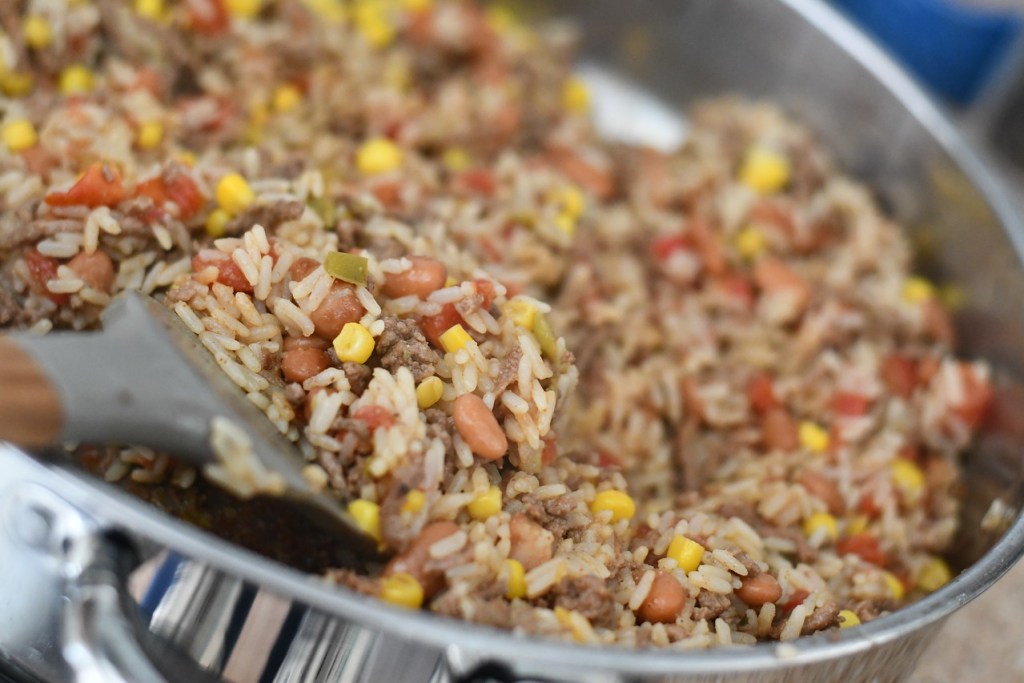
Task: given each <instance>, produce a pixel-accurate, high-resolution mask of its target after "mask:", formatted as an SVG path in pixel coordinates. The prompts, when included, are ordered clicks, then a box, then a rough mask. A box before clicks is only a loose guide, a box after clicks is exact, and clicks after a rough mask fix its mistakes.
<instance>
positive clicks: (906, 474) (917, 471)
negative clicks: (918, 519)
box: [889, 458, 925, 500]
mask: <svg viewBox="0 0 1024 683" xmlns="http://www.w3.org/2000/svg"><path fill="white" fill-rule="evenodd" d="M889 473H890V474H891V475H892V483H893V484H894V485H895V486H896V488H897V489H899V490H900V492H901V493H902V494H903V495H904V496H906V497H907V498H909V499H910V500H916V499H917V497H918V496H920V495H921V493H922V492H923V491H924V484H925V479H924V472H922V471H921V468H920V467H918V466H917V465H915V464H914V463H912V462H910V461H909V460H904V459H903V458H897V459H896V460H893V461H892V464H891V465H889Z"/></svg>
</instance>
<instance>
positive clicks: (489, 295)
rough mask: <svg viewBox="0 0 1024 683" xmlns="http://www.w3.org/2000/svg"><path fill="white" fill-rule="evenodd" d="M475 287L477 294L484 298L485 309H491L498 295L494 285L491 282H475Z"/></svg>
mask: <svg viewBox="0 0 1024 683" xmlns="http://www.w3.org/2000/svg"><path fill="white" fill-rule="evenodd" d="M473 285H474V286H475V287H476V293H477V294H479V295H480V296H482V297H483V299H484V301H483V307H484V308H485V309H487V308H490V307H491V304H493V303H494V297H496V296H497V295H498V294H497V292H495V291H494V283H493V282H491V281H490V280H473Z"/></svg>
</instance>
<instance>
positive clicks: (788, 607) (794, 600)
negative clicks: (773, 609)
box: [782, 588, 810, 612]
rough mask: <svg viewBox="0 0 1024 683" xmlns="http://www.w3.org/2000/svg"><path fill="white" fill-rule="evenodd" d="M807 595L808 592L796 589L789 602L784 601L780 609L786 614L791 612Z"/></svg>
mask: <svg viewBox="0 0 1024 683" xmlns="http://www.w3.org/2000/svg"><path fill="white" fill-rule="evenodd" d="M809 595H810V592H809V591H806V590H804V589H803V588H798V589H797V590H795V591H793V595H792V596H790V598H789V600H787V601H786V604H784V605H783V606H782V609H783V610H784V611H786V612H792V611H793V610H794V609H795V608H796V606H797V605H800V604H802V603H803V601H804V600H806V599H807V597H808V596H809Z"/></svg>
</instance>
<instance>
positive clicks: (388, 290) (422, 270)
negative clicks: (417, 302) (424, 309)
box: [383, 256, 448, 299]
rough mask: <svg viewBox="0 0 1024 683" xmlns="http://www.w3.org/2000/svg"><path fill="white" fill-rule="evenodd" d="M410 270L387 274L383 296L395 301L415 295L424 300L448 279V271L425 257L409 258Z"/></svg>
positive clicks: (440, 264) (438, 262) (441, 264)
mask: <svg viewBox="0 0 1024 683" xmlns="http://www.w3.org/2000/svg"><path fill="white" fill-rule="evenodd" d="M409 260H410V261H412V268H409V269H408V270H404V271H402V272H401V273H388V277H387V279H386V280H385V281H384V287H383V292H384V295H385V296H389V297H391V298H393V299H397V298H398V297H402V296H409V295H413V294H415V295H416V296H418V297H419V298H421V299H426V298H427V297H428V296H430V294H431V293H432V292H435V291H437V290H439V289H441V288H442V287H444V283H445V280H447V279H448V269H447V268H445V267H444V264H443V263H441V262H440V261H438V260H437V259H432V258H428V257H426V256H410V257H409Z"/></svg>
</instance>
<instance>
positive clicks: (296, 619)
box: [0, 0, 1024, 683]
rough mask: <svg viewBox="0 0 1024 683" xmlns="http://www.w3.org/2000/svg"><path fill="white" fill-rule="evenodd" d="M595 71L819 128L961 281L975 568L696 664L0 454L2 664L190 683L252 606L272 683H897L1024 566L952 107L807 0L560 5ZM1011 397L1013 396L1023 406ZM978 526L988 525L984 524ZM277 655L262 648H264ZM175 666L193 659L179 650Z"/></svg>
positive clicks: (1009, 358)
mask: <svg viewBox="0 0 1024 683" xmlns="http://www.w3.org/2000/svg"><path fill="white" fill-rule="evenodd" d="M555 9H556V10H557V12H558V13H562V14H565V15H568V16H571V17H572V18H573V19H574V20H575V21H577V22H578V23H579V24H580V26H581V28H582V31H583V36H584V39H585V42H584V48H585V55H586V58H587V59H588V60H589V61H591V62H593V63H598V64H603V65H610V66H613V67H614V68H615V69H617V70H618V71H619V72H620V73H621V74H623V75H625V76H627V77H629V78H631V79H634V80H635V81H636V82H638V83H640V84H642V85H644V86H646V87H648V88H650V89H651V90H652V91H654V92H656V93H658V94H659V95H660V96H661V97H662V98H664V99H665V100H667V101H669V102H671V103H672V104H674V105H680V106H685V105H686V104H688V103H690V102H692V101H693V100H695V99H697V98H700V97H702V96H707V95H710V94H719V93H722V92H728V91H736V92H739V93H742V94H746V95H753V96H765V97H770V98H771V99H773V100H776V101H778V102H781V103H783V104H784V105H785V106H786V107H787V108H788V109H789V110H790V111H791V112H792V113H793V114H794V115H795V116H797V117H799V118H800V119H802V120H803V121H805V122H807V123H808V124H809V125H810V126H812V127H813V128H814V129H816V130H817V131H818V132H819V133H820V135H821V136H822V138H823V139H824V140H825V141H826V142H827V144H828V146H829V147H830V148H831V149H832V151H833V152H834V153H835V155H836V156H837V157H838V159H839V161H840V163H841V164H843V165H844V166H845V168H847V169H848V170H850V171H851V172H852V173H854V174H855V175H857V176H859V177H861V178H863V179H865V180H866V181H867V182H868V183H870V184H871V185H872V186H873V187H874V188H875V189H876V191H877V192H878V195H879V198H880V199H881V200H882V201H883V202H884V203H885V204H886V205H887V206H888V207H889V208H890V209H891V210H892V211H893V212H894V213H895V214H896V215H897V216H898V217H899V218H900V219H901V220H902V221H903V222H904V223H905V224H906V225H908V226H909V229H910V231H911V235H912V237H913V238H914V239H915V240H916V241H917V242H918V244H919V245H920V247H921V249H920V251H921V254H922V263H921V266H922V267H923V268H925V269H926V271H928V272H929V273H930V274H931V275H932V276H934V277H937V278H939V279H940V280H944V281H947V280H952V281H955V282H957V283H958V284H959V285H960V286H961V287H962V288H963V289H964V291H965V292H966V294H967V301H968V306H967V308H966V309H965V310H964V311H963V312H962V314H961V315H960V316H959V317H958V320H957V323H958V329H959V332H960V334H961V338H962V346H961V348H962V351H963V352H964V353H966V354H971V355H981V356H984V357H986V358H988V359H989V360H991V361H992V363H993V364H994V365H995V366H996V368H997V369H998V371H999V373H1000V374H1001V376H1002V377H1004V382H1003V384H1002V386H1001V388H1000V389H999V391H998V396H997V407H996V411H995V419H994V420H992V425H990V427H989V429H988V432H987V434H986V435H985V436H984V437H983V438H982V440H981V443H980V444H979V445H978V447H977V449H975V450H974V451H973V452H972V453H971V454H969V456H968V457H967V459H966V462H965V467H966V474H965V481H964V492H965V505H964V513H963V529H964V533H963V534H962V538H961V540H960V542H959V543H958V545H957V552H956V554H955V557H953V558H952V560H953V561H954V564H955V565H957V566H958V568H966V569H964V571H962V573H960V574H959V576H957V578H956V579H955V580H954V581H952V582H951V583H950V584H948V585H947V586H945V587H944V588H942V589H941V590H939V591H938V592H936V593H934V594H933V595H931V596H930V597H928V598H927V599H925V600H923V601H921V602H919V603H917V604H915V605H912V606H910V607H908V608H906V609H904V610H901V611H899V612H897V613H895V614H893V615H890V616H886V617H884V618H881V619H878V620H876V621H874V622H872V623H870V624H867V625H865V626H863V627H860V628H856V629H851V630H848V631H843V632H842V633H841V634H840V635H838V636H829V635H824V636H816V637H810V638H805V639H802V640H800V641H798V642H797V643H796V644H795V646H781V647H780V646H778V645H774V644H763V645H758V646H756V647H753V648H747V649H736V650H716V651H710V652H694V653H668V652H655V651H650V652H634V651H625V650H616V649H593V648H582V647H574V646H571V645H563V644H556V643H551V642H541V641H533V640H525V639H521V638H517V637H514V636H512V635H509V634H506V633H503V632H498V631H494V630H490V629H487V628H483V627H480V626H475V625H470V624H465V623H461V622H456V621H451V620H447V619H443V618H439V617H436V616H432V615H429V614H426V613H409V612H405V611H399V610H395V609H391V608H388V607H386V606H384V605H382V604H379V603H377V602H376V601H372V600H369V599H366V598H363V597H360V596H356V595H352V594H350V593H347V592H344V591H340V590H337V589H334V588H330V587H326V586H323V585H321V584H320V583H319V582H317V581H316V580H314V579H312V578H311V577H310V576H309V575H306V574H302V573H299V572H297V571H295V570H292V569H289V568H287V567H285V566H283V565H281V564H278V563H276V562H273V561H270V560H267V559H263V558H261V557H259V556H257V555H254V554H252V553H249V552H247V551H244V550H242V549H241V548H239V547H237V546H235V545H232V544H229V543H225V542H223V541H220V540H218V539H217V538H215V537H213V536H211V535H209V534H206V533H203V532H202V531H200V530H198V529H197V528H195V527H193V526H189V525H186V524H184V523H182V522H178V521H176V520H174V519H172V518H170V517H169V516H167V515H164V514H162V513H160V512H158V511H157V510H156V509H154V508H153V507H150V506H147V505H145V504H144V503H141V502H140V501H138V500H136V499H134V498H132V497H130V496H127V495H125V494H124V493H122V492H119V491H116V490H114V489H112V488H110V487H107V486H104V485H101V484H99V483H97V482H95V481H94V480H92V479H90V478H88V477H86V476H85V475H81V474H78V473H75V472H74V471H71V470H67V469H63V468H60V467H58V466H54V465H45V464H40V463H39V462H37V461H35V460H33V459H32V458H30V457H28V456H27V455H25V454H24V453H21V452H19V451H17V450H15V449H13V448H12V447H5V446H0V471H2V472H3V473H4V474H3V481H2V482H0V657H2V658H3V660H4V661H6V663H7V664H9V665H14V666H16V667H18V668H19V669H20V670H21V671H23V672H25V673H28V674H34V675H36V676H41V677H43V678H45V679H47V680H65V679H67V680H70V679H76V678H77V680H82V681H85V680H90V681H91V680H103V681H108V680H109V681H115V680H133V681H142V680H160V679H161V678H164V679H168V680H199V679H198V678H197V677H198V676H199V675H200V674H199V673H198V669H199V668H202V669H205V670H206V671H207V672H209V673H211V674H213V675H217V674H219V673H220V672H221V671H222V668H223V666H224V664H225V661H226V660H227V656H228V654H229V653H230V651H231V649H232V644H233V642H234V641H235V635H237V632H238V630H239V628H241V627H242V626H243V623H244V621H245V617H246V615H247V614H249V613H255V610H250V609H249V606H250V605H251V604H252V602H253V595H254V594H272V595H275V596H277V597H278V598H280V599H281V600H283V601H285V604H286V605H287V606H290V610H291V611H290V612H289V613H288V618H285V619H284V620H283V622H282V624H283V626H282V628H281V629H280V630H281V637H280V638H279V639H278V641H277V643H276V645H275V647H274V648H272V649H269V650H265V651H262V652H251V653H245V654H244V655H243V656H248V657H252V658H259V659H260V661H261V662H262V661H263V660H264V659H266V660H267V665H266V666H265V667H264V669H265V671H266V673H265V674H264V680H268V681H269V680H279V681H314V680H344V681H384V682H390V681H394V682H401V681H427V680H430V681H483V680H499V681H511V680H543V681H609V682H611V681H641V680H642V681H687V682H696V681H703V682H709V683H710V682H712V681H714V682H723V683H724V682H727V681H728V682H739V681H796V680H800V681H843V682H845V683H855V682H859V681H863V682H867V681H898V680H902V679H904V678H905V677H906V676H907V675H908V674H909V672H910V671H911V670H912V669H913V667H914V665H915V663H916V662H917V660H918V658H919V657H920V655H921V654H922V652H924V650H925V649H926V648H927V646H928V644H929V642H930V640H931V639H932V638H933V636H934V635H935V634H936V632H937V630H938V629H939V628H940V626H941V624H942V622H943V620H944V619H945V618H946V617H948V616H949V614H951V613H952V612H953V611H955V610H956V609H957V608H959V607H960V606H962V605H963V604H964V603H966V602H968V601H969V600H971V599H972V598H974V597H976V596H977V595H978V594H979V593H981V592H982V591H984V590H985V589H986V588H988V587H989V586H990V585H991V584H992V583H993V582H994V581H995V580H997V579H998V578H999V577H1000V576H1001V575H1002V574H1003V573H1005V572H1006V571H1007V569H1009V567H1010V566H1011V565H1012V564H1013V563H1014V562H1015V561H1016V560H1017V559H1018V558H1019V557H1020V555H1021V553H1022V551H1024V519H1022V518H1020V517H1019V516H1018V515H1017V511H1018V509H1019V508H1020V505H1021V503H1022V501H1024V490H1022V473H1024V448H1022V445H1024V444H1022V441H1024V427H1022V425H1024V419H1021V417H1022V415H1021V410H1022V409H1020V408H1016V412H1015V407H1016V406H1020V405H1024V403H1022V402H1021V401H1020V400H1019V399H1020V396H1022V395H1024V392H1022V391H1020V390H1017V389H1015V388H1014V378H1015V377H1020V376H1021V374H1022V372H1024V352H1022V351H1021V349H1024V270H1022V268H1021V255H1022V254H1024V226H1022V225H1021V223H1020V222H1019V220H1018V218H1017V217H1016V215H1015V214H1014V212H1013V210H1012V208H1011V206H1010V205H1009V203H1008V200H1007V198H1006V197H1005V195H1004V194H1003V192H1002V191H1001V189H1000V188H999V187H998V186H997V184H996V183H995V181H994V180H993V178H992V177H990V175H989V174H988V173H987V172H986V170H985V168H984V167H983V165H982V164H981V163H980V162H979V160H978V158H977V157H976V156H975V155H974V154H973V153H972V152H971V151H970V150H969V149H967V148H966V146H965V144H964V142H963V141H962V140H961V138H960V137H959V135H958V134H957V133H956V131H955V130H954V128H953V126H951V125H950V123H949V122H948V121H947V119H946V118H945V117H944V116H943V115H942V113H941V112H940V111H939V110H938V109H937V108H936V107H935V106H934V105H933V104H932V103H931V102H930V101H929V99H928V98H927V97H926V96H924V95H923V94H922V93H921V91H920V90H919V89H918V88H917V87H916V86H915V85H914V84H913V83H912V82H911V81H910V80H909V79H908V78H907V77H906V76H905V75H904V74H903V73H902V72H901V71H900V70H899V69H897V68H896V67H895V66H894V65H893V64H892V63H891V62H890V61H889V60H888V59H887V58H885V57H884V56H883V55H882V54H881V53H880V52H879V51H878V50H877V49H876V48H874V47H873V46H872V45H871V44H870V42H869V41H867V40H866V39H865V38H864V37H863V36H862V35H861V34H860V33H858V32H857V31H856V30H854V29H853V28H852V27H851V26H850V25H849V24H847V23H846V22H845V21H844V20H843V19H841V18H840V17H839V16H837V15H836V14H834V13H833V12H832V11H831V10H830V9H829V8H828V7H827V6H825V5H824V4H821V3H819V2H815V1H814V0H680V1H677V2H673V1H671V0H633V1H632V2H621V1H620V0H574V1H568V2H559V3H557V6H556V7H555ZM1015 398H1016V400H1015ZM983 517H984V519H985V522H986V523H985V525H984V528H982V525H981V520H982V518H983ZM127 547H133V548H135V549H137V550H139V551H140V552H141V554H142V555H143V556H149V555H151V554H153V553H155V552H156V551H158V550H160V549H171V550H174V551H176V552H177V553H179V554H180V555H181V556H183V557H184V558H186V560H185V562H184V563H183V564H180V565H179V566H178V568H177V570H176V572H175V574H174V577H173V581H171V583H172V586H171V588H170V590H168V591H167V592H166V593H165V595H164V598H163V600H162V601H160V604H159V605H158V606H157V611H156V613H155V616H154V617H153V619H152V620H151V628H152V629H154V630H158V631H160V632H162V633H164V634H167V635H169V636H170V640H171V641H173V644H174V645H175V646H176V648H171V649H168V648H167V640H166V639H163V640H161V639H153V638H152V637H151V634H150V633H149V632H148V631H147V630H146V628H145V627H144V625H143V623H142V622H141V621H140V620H139V619H137V617H136V616H134V615H133V614H132V613H131V612H132V610H131V608H130V607H126V606H125V603H126V602H127V601H126V600H125V598H124V596H125V588H124V585H123V580H124V573H125V571H126V569H125V567H126V566H128V564H129V558H130V556H129V555H127V554H126V550H125V549H126V548H127ZM268 647H269V646H268ZM183 653H185V655H187V656H182V654H183Z"/></svg>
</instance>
